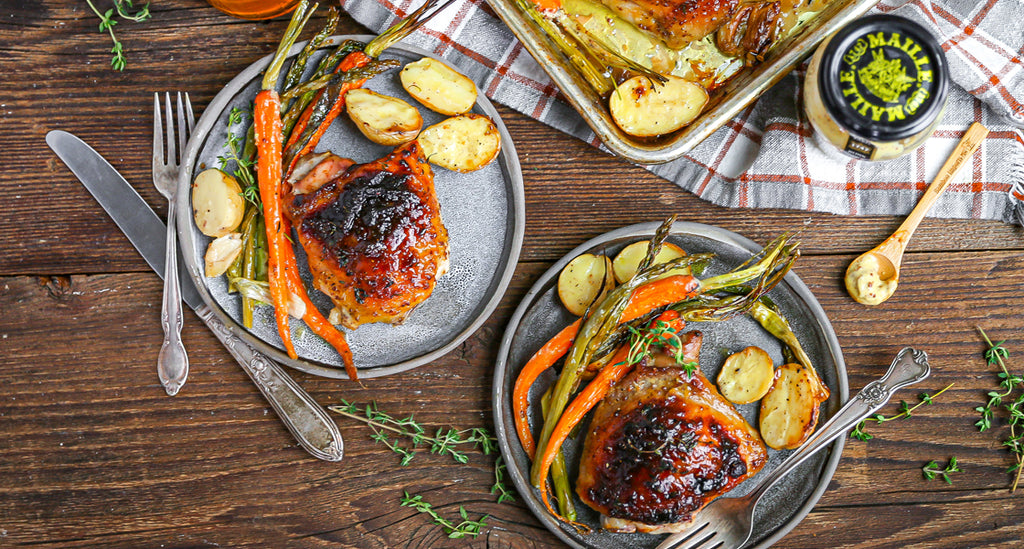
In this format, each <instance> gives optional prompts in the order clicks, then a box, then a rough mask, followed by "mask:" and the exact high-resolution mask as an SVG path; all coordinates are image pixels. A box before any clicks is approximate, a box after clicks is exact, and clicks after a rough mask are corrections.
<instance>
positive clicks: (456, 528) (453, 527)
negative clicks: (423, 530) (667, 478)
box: [402, 492, 490, 539]
mask: <svg viewBox="0 0 1024 549" xmlns="http://www.w3.org/2000/svg"><path fill="white" fill-rule="evenodd" d="M402 507H412V508H413V509H415V510H417V511H419V512H420V513H426V514H428V515H430V518H432V519H434V523H435V524H437V525H438V526H440V527H441V528H443V529H444V532H445V533H446V534H448V537H449V538H451V539H462V538H465V537H466V536H471V537H474V538H475V537H477V536H478V535H480V528H481V527H483V526H487V523H486V522H485V521H486V520H487V519H488V518H490V515H484V516H482V517H480V518H479V519H478V520H471V519H470V518H469V513H468V512H466V508H465V507H463V506H461V505H460V506H459V516H460V517H461V518H462V522H460V523H458V524H455V523H454V522H452V521H450V520H448V519H446V518H444V517H442V516H441V515H439V514H438V513H437V511H435V510H434V506H433V505H432V504H431V503H429V502H427V501H424V500H423V496H421V495H418V494H417V495H415V496H411V495H409V492H405V495H404V496H402Z"/></svg>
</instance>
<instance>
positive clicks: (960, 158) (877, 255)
mask: <svg viewBox="0 0 1024 549" xmlns="http://www.w3.org/2000/svg"><path fill="white" fill-rule="evenodd" d="M987 135H988V129H987V128H985V126H982V125H981V124H979V123H977V122H975V123H973V124H971V127H970V128H968V129H967V132H966V133H964V136H963V138H961V139H960V143H959V144H957V146H956V148H955V149H953V153H952V154H950V156H949V158H948V159H947V160H946V163H945V164H943V165H942V169H940V170H939V173H938V174H937V175H936V176H935V179H934V180H933V181H932V184H931V185H929V186H928V189H927V190H925V192H924V195H923V196H922V197H921V201H920V202H918V204H917V206H915V207H914V210H913V211H911V212H910V215H908V216H907V219H906V220H904V221H903V224H902V225H900V226H899V228H898V229H896V232H894V233H893V234H892V236H890V237H889V238H887V239H885V240H884V241H883V242H882V243H881V244H879V245H878V246H875V247H874V248H872V249H871V250H869V251H867V252H865V253H864V254H862V255H861V256H860V257H858V258H857V259H855V260H853V262H852V263H850V266H849V268H847V269H846V279H845V280H846V291H848V292H849V293H850V297H852V298H853V299H854V300H855V301H857V302H859V303H863V304H865V305H878V304H879V303H882V302H883V301H885V300H886V299H889V297H890V296H892V294H893V293H894V292H895V291H896V286H897V284H898V283H899V279H900V263H901V262H902V261H903V252H904V251H905V250H906V249H907V243H908V242H910V237H911V236H912V235H913V234H914V231H915V230H916V229H917V226H918V225H919V224H920V223H921V220H922V219H924V216H925V214H927V213H928V210H930V209H931V207H932V205H933V204H935V201H936V200H938V198H939V195H941V194H942V192H943V191H945V190H946V187H948V186H949V182H950V180H952V179H953V176H955V175H956V174H957V172H959V171H960V168H962V167H963V166H964V164H966V163H967V159H968V158H970V157H971V155H972V154H974V151H976V150H978V147H980V146H981V142H982V140H984V139H985V136H987Z"/></svg>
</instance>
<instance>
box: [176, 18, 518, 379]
mask: <svg viewBox="0 0 1024 549" xmlns="http://www.w3.org/2000/svg"><path fill="white" fill-rule="evenodd" d="M373 38H374V37H372V36H363V35H354V36H331V37H329V38H326V40H325V41H324V42H323V43H322V44H321V45H320V46H319V47H318V49H317V50H316V51H315V52H314V53H313V54H312V56H311V57H310V58H309V60H308V62H307V67H308V69H307V72H311V71H312V70H313V67H316V66H317V65H318V63H319V61H320V60H321V59H322V58H324V57H327V56H329V55H332V54H333V53H334V52H335V51H337V49H338V48H344V47H346V45H347V44H353V43H358V44H359V45H360V47H361V45H362V44H366V43H368V42H370V41H371V40H372V39H373ZM305 45H306V44H305V43H299V44H296V45H295V46H293V47H292V48H291V49H290V50H289V51H288V57H289V59H292V58H295V57H296V56H297V55H298V54H299V52H300V51H302V48H303V47H304V46H305ZM270 60H271V58H270V56H267V57H265V58H263V59H261V60H259V61H257V62H255V63H253V64H252V65H250V66H249V67H247V68H246V69H245V70H243V71H242V72H241V73H239V74H238V75H237V76H236V77H235V78H234V79H232V80H231V81H230V82H229V83H228V84H227V85H226V86H225V87H224V88H223V89H222V90H221V91H220V92H219V93H218V94H217V95H216V96H215V97H214V98H213V100H212V101H211V102H210V103H209V105H207V107H206V108H205V109H204V111H203V114H202V117H201V118H200V119H199V121H198V122H197V124H196V127H195V130H194V132H193V135H192V137H191V139H190V140H189V144H188V146H187V148H186V150H185V151H184V153H183V155H182V169H181V174H180V176H179V181H178V189H179V192H178V232H179V242H180V244H181V247H182V252H183V257H184V260H185V264H186V267H187V270H188V273H189V275H190V276H191V277H192V280H193V281H194V282H195V283H196V286H197V288H198V290H199V293H200V294H201V296H202V297H203V299H204V300H205V301H206V303H207V304H208V305H210V307H211V308H212V309H213V310H214V312H215V313H216V314H217V315H218V316H219V317H220V319H221V320H222V321H223V322H224V323H225V324H226V325H227V326H228V327H229V328H230V329H231V330H232V331H233V332H234V333H235V334H237V335H239V336H240V337H241V338H242V339H244V340H245V341H246V342H247V343H249V344H250V345H252V346H253V347H255V348H256V349H258V350H259V351H261V352H263V353H264V354H267V355H268V356H270V357H271V358H273V359H275V360H276V361H278V362H280V363H282V364H285V365H287V366H291V367H293V368H296V369H299V370H302V371H305V372H308V373H311V374H316V375H320V376H324V377H331V378H346V377H351V376H350V375H349V374H348V373H347V372H346V369H345V366H347V364H343V360H342V357H341V356H339V352H338V351H337V350H336V348H335V347H333V346H332V344H331V343H329V342H328V341H327V340H326V339H323V338H321V337H319V336H318V335H317V334H316V333H315V332H314V330H313V329H311V328H309V327H308V324H305V325H304V324H302V323H300V322H294V323H293V327H292V330H291V337H292V343H293V344H294V348H295V351H296V353H297V357H296V358H292V357H289V355H288V354H287V353H286V352H285V345H284V342H283V341H282V337H281V336H280V333H279V330H278V325H277V323H276V321H275V310H274V307H272V306H269V305H267V306H263V305H260V306H258V307H255V309H254V310H253V311H252V313H251V315H252V316H251V323H249V319H245V318H244V317H245V314H244V307H243V306H242V304H241V301H242V296H243V295H245V294H244V293H243V292H238V291H232V289H231V288H230V284H231V282H232V281H235V282H236V284H237V279H230V277H229V276H228V275H227V274H226V273H225V274H223V275H216V276H215V275H213V274H212V273H211V272H209V268H210V264H209V262H208V259H209V257H208V256H207V253H208V249H209V246H210V245H211V242H216V240H218V238H216V237H214V236H213V235H212V234H211V231H209V227H200V226H199V225H198V224H197V219H199V216H198V212H199V211H200V210H199V209H196V208H194V206H195V205H196V203H195V202H194V199H195V198H196V193H197V192H198V190H197V189H199V187H200V179H201V177H202V174H203V173H207V172H210V171H213V172H215V173H216V172H217V170H210V169H211V168H220V167H221V166H223V164H222V160H221V159H222V157H225V156H227V155H229V154H230V152H229V150H228V145H227V143H228V141H229V139H228V136H229V135H241V136H243V137H244V135H245V129H246V128H245V126H244V125H243V126H239V127H233V126H231V120H232V116H231V115H230V113H232V112H233V109H238V110H240V111H242V112H246V111H248V112H251V111H252V104H253V98H254V97H255V96H256V94H257V92H258V91H259V89H260V87H261V78H262V72H263V70H264V69H265V68H266V67H267V66H268V65H269V64H270ZM379 60H380V61H381V62H384V63H388V64H389V65H388V66H390V67H394V68H392V69H391V70H389V71H387V72H383V73H381V74H375V75H374V76H373V77H372V78H370V79H369V80H367V81H366V83H365V84H364V85H363V86H362V88H360V91H361V93H360V95H359V100H360V101H361V102H369V103H372V104H373V105H380V104H381V103H382V102H383V103H385V104H384V105H383V106H381V107H376V106H375V107H374V109H368V110H366V111H362V112H363V114H366V115H367V116H356V117H353V116H351V114H352V111H353V109H354V108H355V104H356V99H355V96H354V95H353V94H352V92H351V91H350V92H349V96H346V97H352V100H351V102H350V103H349V104H348V111H349V112H348V114H344V113H343V114H342V115H341V116H339V117H338V118H337V119H335V120H334V121H333V122H331V123H330V125H329V126H328V127H327V129H326V130H325V132H324V133H323V135H322V137H321V138H320V140H319V142H318V144H317V145H316V146H315V149H314V150H312V151H310V152H309V154H301V155H296V156H295V163H294V166H295V167H294V170H293V171H292V176H291V177H288V178H287V179H286V181H285V184H284V185H283V186H284V187H285V189H286V190H285V191H284V192H283V193H282V196H283V199H284V200H283V202H284V205H283V208H282V209H283V210H285V212H284V214H285V217H286V219H288V220H289V221H290V223H291V224H292V227H293V228H294V231H289V233H288V235H289V239H290V241H292V242H294V249H295V259H296V262H295V263H296V267H297V269H298V271H299V275H300V277H301V278H302V280H303V282H304V283H305V284H306V285H308V286H309V287H311V288H313V289H315V290H316V291H309V296H308V297H309V299H310V300H311V302H310V303H311V305H312V306H313V307H315V308H316V309H317V310H318V311H319V312H320V313H321V314H322V315H323V316H324V317H325V318H327V320H328V321H329V322H330V324H331V325H333V326H340V327H341V329H344V330H345V332H344V333H345V336H346V339H347V345H348V347H349V348H350V349H351V353H352V358H353V361H354V364H355V369H356V371H357V374H358V377H359V378H370V377H378V376H384V375H390V374H394V373H398V372H402V371H405V370H408V369H410V368H415V367H418V366H421V365H424V364H427V363H429V362H431V361H433V360H435V359H436V358H438V357H440V356H443V355H444V354H446V353H448V352H449V351H451V350H452V349H454V348H455V347H456V346H457V345H459V344H460V343H461V342H463V341H464V340H465V339H466V338H468V337H469V336H470V335H472V334H473V332H475V331H476V329H477V328H478V327H479V326H480V325H481V324H482V323H483V322H484V321H485V320H486V319H487V317H488V316H489V315H490V314H491V312H493V310H494V309H495V308H496V307H497V304H498V302H499V300H500V299H501V296H502V295H503V294H504V291H505V288H506V287H507V286H508V283H509V281H510V280H511V277H512V273H513V271H514V269H515V265H516V262H517V260H518V257H519V251H520V248H521V246H522V239H523V231H524V227H525V214H524V208H525V205H524V191H523V180H522V173H521V171H520V167H519V162H518V158H517V156H516V152H515V147H514V145H513V143H512V141H511V138H510V136H509V135H508V132H507V130H506V129H505V126H504V124H503V123H502V121H501V118H500V116H499V114H498V112H497V111H496V110H495V109H494V107H493V105H491V103H490V102H489V101H488V100H487V99H486V97H484V96H483V94H476V95H474V96H472V97H470V98H469V99H468V103H467V104H466V105H463V106H462V107H460V108H459V110H460V111H461V110H462V109H463V108H468V109H469V111H468V112H466V113H465V114H462V115H459V116H457V117H453V116H449V115H446V114H443V113H442V112H438V111H437V110H435V109H438V108H439V107H438V106H437V105H436V104H433V103H431V108H426V107H425V106H424V105H426V104H427V103H428V102H430V100H429V99H428V98H425V97H422V96H421V97H418V98H417V97H414V96H413V95H411V94H410V93H409V92H407V91H406V89H405V87H404V85H403V82H402V79H403V78H407V77H408V76H409V75H408V72H409V71H412V70H417V69H422V68H423V65H424V64H425V63H440V61H439V60H438V59H437V58H436V57H434V56H432V55H431V54H429V53H428V52H425V51H422V50H419V49H417V48H413V47H408V46H404V45H401V44H399V45H394V46H391V47H390V48H388V49H386V50H385V51H384V53H383V54H381V55H380V56H379ZM425 60H427V61H425ZM371 66H372V65H371ZM286 67H287V65H286ZM410 67H411V69H409V68H410ZM399 68H403V69H409V70H408V71H406V74H405V75H402V74H401V72H400V70H399ZM353 70H355V69H353ZM421 95H422V94H421ZM454 95H456V94H454V93H450V94H449V96H448V97H445V98H444V99H446V100H452V97H451V96H454ZM461 96H465V94H461ZM388 98H396V99H400V100H401V101H402V103H403V104H404V105H399V106H401V107H402V108H406V109H411V108H413V107H412V106H418V107H417V108H416V109H415V110H416V111H418V114H417V117H420V116H421V117H422V121H421V122H422V124H417V128H416V131H414V132H413V134H412V136H414V137H416V139H415V140H413V141H409V140H408V139H404V140H402V141H400V142H395V141H393V140H391V139H390V137H391V136H390V135H384V136H382V135H380V132H379V131H378V132H377V133H373V132H369V133H370V134H371V135H367V128H366V127H365V126H367V125H371V126H372V125H373V124H374V123H376V122H377V121H376V120H374V115H376V114H381V113H385V114H387V113H393V112H394V111H395V109H396V107H395V105H393V104H390V103H394V102H390V103H389V99H388ZM410 105H411V106H410ZM235 112H237V111H235ZM378 118H382V119H385V121H387V117H386V116H379V117H378ZM453 120H460V121H462V122H465V123H468V124H473V123H476V122H481V121H486V122H488V123H493V129H494V130H495V131H496V135H495V132H490V133H488V138H492V139H500V148H498V150H497V152H496V153H495V156H493V157H491V156H489V157H488V161H487V162H486V163H481V165H473V166H469V167H468V168H467V167H465V166H462V165H461V164H459V162H460V161H462V160H464V158H463V157H467V158H468V157H469V155H462V156H459V155H448V154H442V153H445V152H447V151H442V152H438V151H437V150H435V151H434V153H432V155H431V156H432V160H431V161H430V162H429V163H428V160H427V158H426V153H425V152H424V150H425V148H426V144H425V143H426V141H427V139H428V135H429V136H433V137H436V136H437V133H438V132H439V131H444V130H445V128H447V125H449V124H451V123H453V122H452V121H453ZM377 125H378V126H380V124H377ZM420 126H422V128H424V130H423V131H422V132H419V127H420ZM380 128H383V129H384V130H387V132H388V133H389V134H394V133H397V130H398V129H401V128H397V127H392V125H390V124H385V125H383V126H380ZM488 128H490V126H488ZM371 129H372V128H371ZM417 132H418V136H417ZM460 135H461V134H460ZM385 138H387V139H385ZM446 142H447V141H446ZM433 147H434V149H437V148H438V145H436V144H434V145H433ZM463 148H473V147H472V144H465V146H464V147H463ZM476 148H479V147H476ZM492 150H493V149H492ZM286 152H287V151H286ZM439 158H448V159H449V160H452V162H453V163H449V164H448V166H449V167H443V166H440V165H437V162H438V159H439ZM491 158H493V160H491ZM222 194H223V193H222ZM229 194H230V193H229ZM239 200H240V199H239ZM218 221H219V219H218ZM236 222H237V220H236ZM214 234H215V233H214ZM227 236H230V235H227ZM294 301H295V300H294V299H293V300H292V302H293V303H292V304H294ZM292 304H290V305H289V307H288V308H289V313H291V316H293V317H296V318H301V319H303V320H305V318H304V314H302V313H295V312H292V310H291V309H292V306H291V305H292ZM307 307H308V306H307ZM306 310H307V311H308V309H306ZM328 311H330V313H328ZM246 324H251V326H250V327H247V326H246Z"/></svg>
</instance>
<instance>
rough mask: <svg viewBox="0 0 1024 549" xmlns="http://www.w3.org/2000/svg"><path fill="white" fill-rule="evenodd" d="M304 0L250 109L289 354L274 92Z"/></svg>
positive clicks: (272, 272) (277, 311) (274, 295)
mask: <svg viewBox="0 0 1024 549" xmlns="http://www.w3.org/2000/svg"><path fill="white" fill-rule="evenodd" d="M307 8H308V5H307V3H306V1H305V0H302V1H300V2H299V5H298V6H296V8H295V12H294V13H293V14H292V19H291V21H290V22H289V23H288V28H287V29H286V30H285V34H284V37H283V38H282V39H281V43H280V44H279V45H278V47H277V53H275V54H274V57H273V59H272V60H271V62H270V65H269V66H268V67H267V70H266V72H265V73H264V74H263V82H262V87H261V89H260V92H259V93H257V94H256V101H255V106H254V109H253V126H254V127H255V129H256V131H255V136H256V154H257V162H258V164H257V172H256V176H257V182H258V185H259V189H260V198H261V200H262V201H263V217H264V219H265V220H266V226H267V248H268V255H269V260H268V263H269V265H268V283H269V286H270V299H271V301H272V302H273V305H274V319H275V320H276V322H277V331H278V333H279V334H280V335H281V341H282V342H283V343H284V348H285V351H287V352H288V356H290V357H291V358H293V359H294V358H298V354H297V353H296V352H295V345H294V344H293V343H292V333H291V329H290V326H289V325H288V302H289V301H290V300H291V292H290V291H289V290H288V282H287V273H286V271H285V266H286V263H287V262H286V255H287V254H288V253H289V251H288V250H286V249H284V242H285V238H286V236H287V235H286V234H285V233H284V230H285V228H286V227H287V224H286V223H284V217H283V212H282V204H281V179H282V174H283V167H282V163H281V155H282V150H283V146H284V144H283V143H282V141H283V138H282V131H283V123H282V122H281V98H280V96H278V93H277V90H276V89H275V88H276V87H277V78H278V76H279V75H280V73H281V67H282V66H283V65H284V61H285V59H286V58H287V56H288V50H289V49H291V47H292V44H294V43H295V40H296V39H297V38H298V36H299V33H300V32H301V31H302V27H303V26H304V25H305V23H306V21H307V20H309V16H310V15H312V13H313V10H315V9H316V6H315V5H314V6H313V8H312V9H307Z"/></svg>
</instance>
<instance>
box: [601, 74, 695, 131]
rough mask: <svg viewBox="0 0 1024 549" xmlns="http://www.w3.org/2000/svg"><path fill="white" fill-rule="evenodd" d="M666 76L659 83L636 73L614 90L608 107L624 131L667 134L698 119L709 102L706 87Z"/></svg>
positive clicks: (616, 122) (613, 118)
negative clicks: (663, 81) (664, 79)
mask: <svg viewBox="0 0 1024 549" xmlns="http://www.w3.org/2000/svg"><path fill="white" fill-rule="evenodd" d="M666 78H668V81H667V82H665V83H664V84H656V83H654V82H653V81H652V80H651V79H649V78H647V77H645V76H635V77H633V78H630V79H629V80H626V81H625V82H623V83H622V84H620V85H619V87H618V88H616V89H615V91H613V92H612V94H611V97H610V98H609V99H608V108H609V110H610V111H611V114H612V120H614V121H615V124H617V125H618V126H619V127H620V128H622V131H624V132H626V133H628V134H630V135H635V136H638V137H653V136H658V135H665V134H667V133H672V132H674V131H676V130H678V129H679V128H682V127H683V126H685V125H687V124H689V123H690V122H693V120H694V119H695V118H697V116H698V115H699V114H700V112H701V110H703V109H704V105H706V104H707V102H708V92H707V90H705V89H704V87H703V86H701V85H700V84H696V83H694V82H690V81H689V80H686V79H683V78H679V77H676V76H667V77H666Z"/></svg>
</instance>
